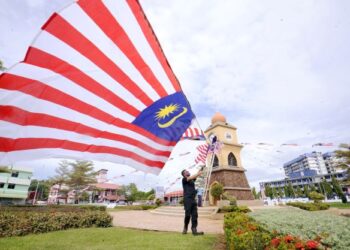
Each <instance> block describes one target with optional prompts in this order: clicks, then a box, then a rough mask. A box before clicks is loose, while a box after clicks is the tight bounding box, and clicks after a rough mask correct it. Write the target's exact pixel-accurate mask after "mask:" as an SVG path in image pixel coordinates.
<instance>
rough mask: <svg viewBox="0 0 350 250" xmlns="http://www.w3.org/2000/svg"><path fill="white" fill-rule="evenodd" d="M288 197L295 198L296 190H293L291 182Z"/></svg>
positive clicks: (287, 191)
mask: <svg viewBox="0 0 350 250" xmlns="http://www.w3.org/2000/svg"><path fill="white" fill-rule="evenodd" d="M286 197H288V198H294V197H295V193H294V189H293V186H292V184H291V183H290V182H289V183H288V185H287V189H286Z"/></svg>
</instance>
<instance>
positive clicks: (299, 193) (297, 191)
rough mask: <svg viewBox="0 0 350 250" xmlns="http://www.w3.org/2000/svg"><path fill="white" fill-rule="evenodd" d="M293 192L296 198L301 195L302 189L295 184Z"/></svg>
mask: <svg viewBox="0 0 350 250" xmlns="http://www.w3.org/2000/svg"><path fill="white" fill-rule="evenodd" d="M295 194H296V197H298V198H300V197H303V191H302V190H301V188H300V186H297V188H296V191H295Z"/></svg>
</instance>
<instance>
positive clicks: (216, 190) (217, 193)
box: [210, 183, 224, 203]
mask: <svg viewBox="0 0 350 250" xmlns="http://www.w3.org/2000/svg"><path fill="white" fill-rule="evenodd" d="M223 192H224V186H223V185H222V184H220V183H215V184H214V185H213V186H212V187H211V188H210V194H211V195H212V196H213V197H214V202H215V203H216V201H217V200H218V199H220V197H221V195H222V194H223Z"/></svg>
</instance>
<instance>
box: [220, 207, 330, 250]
mask: <svg viewBox="0 0 350 250" xmlns="http://www.w3.org/2000/svg"><path fill="white" fill-rule="evenodd" d="M224 230H225V237H226V243H227V249H230V250H247V249H249V250H277V249H280V250H284V249H288V250H296V249H300V250H301V249H304V250H313V249H326V248H325V247H324V246H322V245H321V243H320V241H321V238H320V237H318V238H316V239H314V240H308V241H305V240H301V239H300V238H299V237H295V236H292V235H283V234H279V233H278V232H276V231H274V232H271V231H269V230H268V229H267V228H266V227H265V226H264V225H263V224H261V223H258V222H257V221H255V220H254V219H253V218H252V217H250V216H249V215H248V214H246V213H241V212H232V213H228V214H225V219H224Z"/></svg>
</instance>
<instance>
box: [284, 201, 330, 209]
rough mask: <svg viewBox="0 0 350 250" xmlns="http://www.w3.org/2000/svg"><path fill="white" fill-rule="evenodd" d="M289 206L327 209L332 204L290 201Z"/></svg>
mask: <svg viewBox="0 0 350 250" xmlns="http://www.w3.org/2000/svg"><path fill="white" fill-rule="evenodd" d="M287 205H288V206H292V207H298V208H301V209H304V210H307V211H319V210H327V209H328V208H329V207H330V206H329V204H326V203H303V202H288V203H287Z"/></svg>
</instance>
